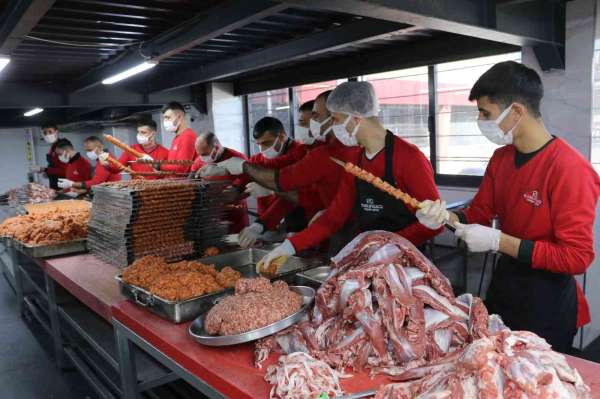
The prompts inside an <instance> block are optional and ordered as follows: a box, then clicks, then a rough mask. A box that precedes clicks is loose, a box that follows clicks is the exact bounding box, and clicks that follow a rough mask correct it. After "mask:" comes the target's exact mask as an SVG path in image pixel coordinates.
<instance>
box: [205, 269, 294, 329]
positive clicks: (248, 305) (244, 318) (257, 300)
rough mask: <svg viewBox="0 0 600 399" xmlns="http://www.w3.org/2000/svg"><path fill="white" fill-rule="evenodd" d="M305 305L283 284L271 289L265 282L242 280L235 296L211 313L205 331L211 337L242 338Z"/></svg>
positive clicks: (217, 305) (261, 279) (229, 297)
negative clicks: (241, 334)
mask: <svg viewBox="0 0 600 399" xmlns="http://www.w3.org/2000/svg"><path fill="white" fill-rule="evenodd" d="M264 281H266V282H267V284H268V286H269V287H268V288H266V287H265V283H264ZM255 289H256V290H258V291H259V292H256V291H254V290H255ZM302 303H303V300H302V296H301V295H299V294H297V293H295V292H293V291H291V290H290V289H289V288H288V286H287V284H286V283H285V282H283V281H281V282H276V283H275V284H273V285H272V286H271V285H270V284H269V280H267V279H264V278H258V279H240V280H239V281H238V283H237V284H236V294H235V295H232V296H228V297H225V298H224V299H223V300H221V302H219V303H217V304H216V305H215V306H214V307H213V308H212V309H211V310H210V311H209V312H208V314H207V315H206V319H205V321H204V323H205V328H206V331H207V332H208V333H209V334H212V335H232V334H240V333H243V332H247V331H251V330H255V329H257V328H261V327H264V326H267V325H269V324H272V323H275V322H277V321H279V320H281V319H283V318H285V317H287V316H289V315H291V314H292V313H295V312H296V311H298V309H300V308H301V307H302Z"/></svg>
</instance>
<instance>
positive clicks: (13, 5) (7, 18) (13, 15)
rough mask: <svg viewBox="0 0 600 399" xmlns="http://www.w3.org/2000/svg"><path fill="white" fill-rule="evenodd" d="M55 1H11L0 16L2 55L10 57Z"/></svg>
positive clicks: (0, 51) (0, 48) (0, 46)
mask: <svg viewBox="0 0 600 399" xmlns="http://www.w3.org/2000/svg"><path fill="white" fill-rule="evenodd" d="M54 2H55V0H11V1H10V2H9V3H8V4H7V5H6V6H5V8H4V12H3V13H2V14H1V15H0V54H4V55H10V53H12V51H13V50H14V49H16V48H17V46H18V45H19V43H21V41H22V40H23V38H24V37H25V36H26V35H27V34H29V32H31V30H32V29H33V27H34V26H35V25H36V24H37V23H38V22H39V20H40V19H42V17H43V16H44V14H46V12H47V11H48V10H49V9H50V7H52V4H54Z"/></svg>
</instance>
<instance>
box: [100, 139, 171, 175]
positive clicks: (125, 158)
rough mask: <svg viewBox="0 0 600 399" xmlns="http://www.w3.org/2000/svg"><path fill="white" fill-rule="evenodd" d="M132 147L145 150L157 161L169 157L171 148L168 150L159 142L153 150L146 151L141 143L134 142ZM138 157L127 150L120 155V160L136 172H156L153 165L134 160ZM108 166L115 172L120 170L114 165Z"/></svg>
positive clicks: (141, 150)
mask: <svg viewBox="0 0 600 399" xmlns="http://www.w3.org/2000/svg"><path fill="white" fill-rule="evenodd" d="M131 147H132V148H133V149H134V150H136V151H139V152H143V153H144V154H148V155H150V156H151V157H152V159H154V160H155V161H163V160H165V159H167V158H168V156H169V150H167V149H166V148H165V147H163V146H162V145H160V144H157V145H156V146H155V147H154V148H153V149H152V151H146V150H145V149H144V147H143V146H142V145H140V144H134V145H132V146H131ZM136 159H137V158H136V157H135V156H134V155H132V154H131V153H129V152H127V151H123V153H122V154H121V156H120V157H119V162H120V163H121V164H122V165H123V166H129V168H130V169H131V170H133V171H134V172H154V169H153V168H152V165H148V164H142V163H135V162H133V161H135V160H136ZM108 167H109V168H110V170H111V171H113V172H119V171H117V170H116V169H115V168H114V167H110V165H109V166H108ZM140 177H141V178H143V179H147V180H154V179H160V178H161V176H140Z"/></svg>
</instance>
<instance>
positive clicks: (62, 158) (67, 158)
mask: <svg viewBox="0 0 600 399" xmlns="http://www.w3.org/2000/svg"><path fill="white" fill-rule="evenodd" d="M58 160H59V161H60V162H62V163H69V161H70V160H71V157H70V156H69V155H68V154H67V153H63V154H61V155H59V156H58Z"/></svg>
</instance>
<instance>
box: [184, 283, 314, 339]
mask: <svg viewBox="0 0 600 399" xmlns="http://www.w3.org/2000/svg"><path fill="white" fill-rule="evenodd" d="M290 290H292V291H294V292H297V293H298V294H300V295H302V297H303V299H304V304H303V305H302V307H301V308H300V309H298V311H297V312H296V313H293V314H291V315H289V316H288V317H286V318H284V319H281V320H279V321H277V322H275V323H272V324H269V325H268V326H264V327H261V328H257V329H256V330H252V331H248V332H245V333H242V334H235V335H210V334H208V333H207V332H206V330H205V329H204V318H205V317H206V315H207V314H208V312H205V313H203V314H201V315H200V316H198V317H197V318H196V320H194V322H193V323H192V324H191V325H190V328H189V334H190V335H191V336H192V337H193V338H194V339H195V340H196V341H198V342H199V343H201V344H202V345H208V346H229V345H237V344H242V343H244V342H250V341H255V340H257V339H260V338H264V337H266V336H268V335H272V334H275V333H277V332H279V331H281V330H285V329H286V328H288V327H289V326H291V325H294V324H296V323H297V322H299V321H300V320H301V319H302V317H304V314H305V313H306V310H307V308H308V307H309V305H310V304H311V303H312V301H313V299H314V298H315V290H314V289H312V288H310V287H305V286H290Z"/></svg>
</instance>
